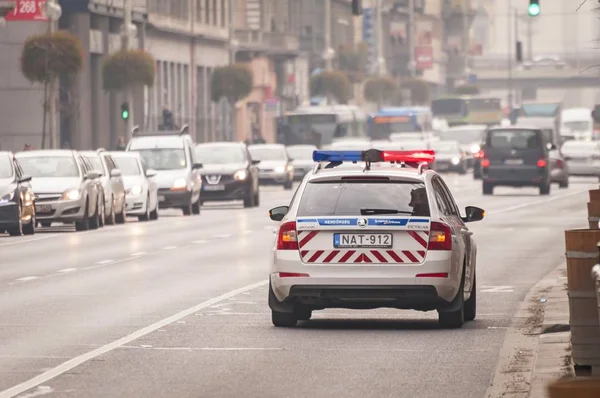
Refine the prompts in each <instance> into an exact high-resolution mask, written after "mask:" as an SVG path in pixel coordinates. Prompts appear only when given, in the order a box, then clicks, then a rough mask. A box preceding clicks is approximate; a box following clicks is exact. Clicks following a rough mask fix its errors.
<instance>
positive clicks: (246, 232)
mask: <svg viewBox="0 0 600 398" xmlns="http://www.w3.org/2000/svg"><path fill="white" fill-rule="evenodd" d="M252 232H254V231H252V230H250V229H249V230H246V231H244V235H250V234H251V233H252Z"/></svg>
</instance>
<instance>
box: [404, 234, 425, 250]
mask: <svg viewBox="0 0 600 398" xmlns="http://www.w3.org/2000/svg"><path fill="white" fill-rule="evenodd" d="M408 234H409V235H410V236H412V238H413V239H414V240H416V241H417V242H419V244H420V245H421V246H423V247H427V241H426V240H425V239H423V238H421V235H419V233H418V232H415V231H408Z"/></svg>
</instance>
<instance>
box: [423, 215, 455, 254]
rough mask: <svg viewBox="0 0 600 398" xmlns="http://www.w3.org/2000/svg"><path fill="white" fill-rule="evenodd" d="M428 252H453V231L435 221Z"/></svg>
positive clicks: (432, 225)
mask: <svg viewBox="0 0 600 398" xmlns="http://www.w3.org/2000/svg"><path fill="white" fill-rule="evenodd" d="M427 249H428V250H452V231H451V230H450V227H449V226H448V225H446V224H443V223H441V222H437V221H433V222H432V223H431V230H430V231H429V247H428V248H427Z"/></svg>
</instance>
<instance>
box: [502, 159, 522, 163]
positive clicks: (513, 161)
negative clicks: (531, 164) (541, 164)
mask: <svg viewBox="0 0 600 398" xmlns="http://www.w3.org/2000/svg"><path fill="white" fill-rule="evenodd" d="M504 164H523V159H506V160H505V161H504Z"/></svg>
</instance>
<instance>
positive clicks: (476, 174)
mask: <svg viewBox="0 0 600 398" xmlns="http://www.w3.org/2000/svg"><path fill="white" fill-rule="evenodd" d="M473 179H474V180H481V173H480V172H475V171H474V172H473Z"/></svg>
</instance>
